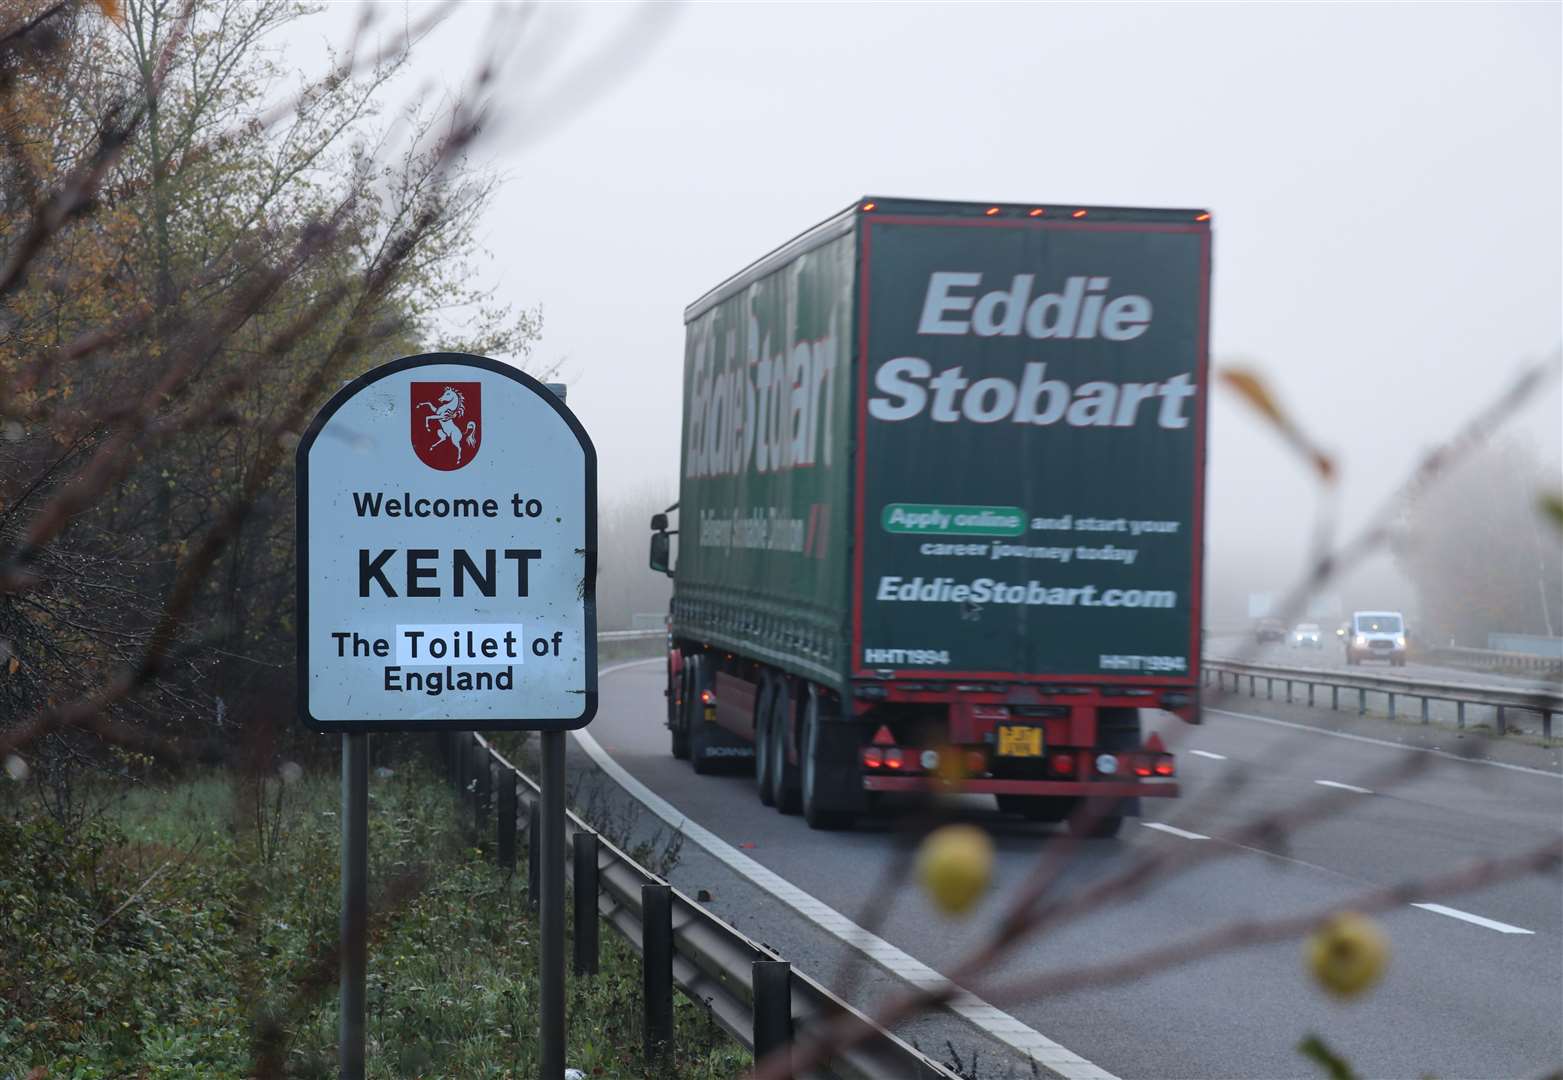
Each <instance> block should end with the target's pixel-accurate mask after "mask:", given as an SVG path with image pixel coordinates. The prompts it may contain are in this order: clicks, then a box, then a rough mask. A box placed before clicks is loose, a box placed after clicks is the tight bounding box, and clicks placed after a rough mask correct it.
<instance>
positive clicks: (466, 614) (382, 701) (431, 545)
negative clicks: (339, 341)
mask: <svg viewBox="0 0 1563 1080" xmlns="http://www.w3.org/2000/svg"><path fill="white" fill-rule="evenodd" d="M596 482H597V456H596V451H595V449H594V448H593V447H592V442H591V439H590V438H589V437H588V436H587V434H586V432H585V430H584V429H583V428H582V427H581V425H580V422H579V421H578V420H577V419H576V418H575V415H574V414H573V413H571V412H570V410H569V409H568V408H567V407H566V406H565V404H564V402H563V401H561V400H560V399H559V397H557V396H556V395H555V394H553V393H551V392H550V391H549V390H547V389H546V388H545V387H543V385H542V384H541V383H539V382H537V381H536V380H535V379H533V378H531V377H530V376H528V375H526V374H524V373H522V372H521V371H518V370H517V369H515V368H513V367H511V366H510V365H508V364H504V363H501V362H499V361H497V360H491V359H488V358H487V357H482V356H470V355H467V354H465V353H427V354H424V355H422V356H410V357H405V358H403V359H401V360H395V361H392V362H391V363H388V364H385V365H383V366H381V367H377V368H375V369H374V370H372V371H369V372H366V373H365V374H364V375H362V376H360V377H359V378H357V379H355V380H353V381H352V382H351V383H349V384H348V385H346V386H344V387H343V388H342V390H341V391H340V392H338V393H337V394H336V396H334V397H333V398H332V399H331V400H330V401H329V402H327V403H326V406H325V407H324V408H323V409H321V410H320V413H319V415H317V416H316V417H315V419H314V421H313V422H312V423H311V424H310V426H309V429H308V430H307V431H306V432H305V433H304V437H303V439H302V440H301V441H300V443H299V447H298V561H299V567H298V571H299V578H298V617H299V633H298V677H299V709H300V712H301V714H302V717H303V719H304V721H305V723H306V724H308V725H309V726H310V727H312V728H314V729H315V730H317V731H343V732H348V731H391V730H398V731H408V730H432V729H436V728H460V729H486V730H500V729H515V728H522V729H528V730H539V731H562V730H566V729H569V728H578V727H582V726H584V725H585V724H586V723H588V722H589V721H590V720H591V718H592V716H593V714H594V713H595V712H596V710H597V636H596V630H597V626H596V597H595V588H594V586H595V577H596V562H597V492H596Z"/></svg>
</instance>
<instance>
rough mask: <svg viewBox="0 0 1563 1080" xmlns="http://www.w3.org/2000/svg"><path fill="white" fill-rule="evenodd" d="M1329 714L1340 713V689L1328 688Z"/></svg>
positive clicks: (1336, 687)
mask: <svg viewBox="0 0 1563 1080" xmlns="http://www.w3.org/2000/svg"><path fill="white" fill-rule="evenodd" d="M1330 712H1340V687H1338V686H1331V687H1330Z"/></svg>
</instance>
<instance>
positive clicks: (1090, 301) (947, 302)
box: [868, 270, 1199, 429]
mask: <svg viewBox="0 0 1563 1080" xmlns="http://www.w3.org/2000/svg"><path fill="white" fill-rule="evenodd" d="M1034 282H1035V275H1033V274H1016V275H1015V276H1014V277H1013V278H1012V279H1011V281H1010V285H1009V288H1007V289H994V290H991V291H989V292H987V293H981V294H980V295H979V293H978V290H979V289H980V287H981V285H982V275H981V274H979V273H965V272H957V271H945V270H939V271H935V272H934V273H933V274H931V275H929V278H928V291H927V293H926V294H925V296H924V298H923V307H922V316H921V317H920V318H919V320H918V323H917V332H918V333H919V334H923V335H949V336H957V337H959V336H965V335H968V334H974V335H976V336H977V337H1019V336H1020V335H1021V334H1022V332H1024V334H1025V335H1026V336H1027V337H1030V338H1033V339H1036V340H1039V341H1042V340H1050V339H1064V340H1071V341H1078V340H1087V339H1094V338H1100V339H1102V340H1104V341H1110V342H1127V341H1133V340H1135V339H1136V338H1139V337H1141V336H1142V335H1144V334H1145V332H1146V331H1147V330H1148V329H1149V328H1150V325H1151V315H1152V307H1151V302H1150V299H1149V298H1148V297H1144V296H1140V295H1137V294H1132V293H1131V294H1127V295H1123V296H1113V295H1111V291H1110V290H1111V286H1112V279H1111V278H1108V277H1087V276H1084V275H1076V276H1072V277H1068V278H1066V279H1065V280H1064V285H1063V288H1062V289H1060V290H1059V291H1058V292H1050V293H1043V294H1041V295H1040V296H1037V297H1034V298H1033V297H1032V295H1031V292H1032V287H1033V284H1034ZM1047 370H1048V368H1047V363H1046V362H1044V361H1040V360H1032V361H1028V362H1027V363H1026V364H1025V365H1024V366H1023V367H1022V368H1021V371H1020V379H1019V381H1018V382H1017V381H1016V380H1014V379H1009V378H1006V377H1004V376H1002V375H989V376H987V377H985V378H978V379H972V378H968V377H967V376H966V375H965V373H964V369H963V368H962V367H961V366H960V365H956V366H953V367H946V368H944V369H942V370H941V371H939V372H938V373H937V374H935V373H934V365H933V364H932V363H931V362H929V361H928V360H925V359H923V358H922V357H920V356H897V357H894V358H893V359H890V360H887V361H885V362H884V363H883V364H881V365H880V366H879V369H878V370H877V371H875V372H874V389H875V390H876V391H878V395H877V396H875V397H872V398H870V399H869V402H868V412H869V415H871V416H872V417H874V419H876V420H881V421H886V422H889V423H897V422H900V421H903V420H911V419H913V418H914V417H918V416H921V415H923V413H924V412H927V413H928V416H929V419H931V420H933V421H934V422H935V423H939V424H953V423H956V422H957V421H961V420H969V421H971V422H972V423H974V424H994V423H998V422H1000V421H1003V420H1008V421H1011V422H1013V423H1016V424H1033V425H1038V426H1044V427H1045V426H1047V425H1050V424H1057V423H1063V424H1066V425H1067V426H1069V427H1117V428H1125V427H1134V426H1135V425H1136V424H1137V423H1138V422H1139V420H1140V417H1141V416H1142V415H1145V414H1146V413H1150V414H1152V415H1154V416H1155V418H1156V424H1157V426H1158V427H1162V428H1169V429H1177V428H1185V427H1187V426H1188V423H1189V417H1188V415H1187V413H1186V412H1185V411H1184V406H1185V402H1187V401H1188V399H1190V398H1192V397H1194V396H1195V395H1196V394H1197V393H1198V392H1199V391H1198V387H1196V386H1195V385H1194V383H1193V380H1192V379H1191V378H1190V377H1189V376H1188V375H1187V374H1182V373H1180V374H1177V375H1173V376H1172V377H1170V378H1168V379H1165V380H1162V381H1160V382H1124V383H1117V382H1107V381H1104V380H1101V379H1093V380H1089V381H1086V382H1082V383H1080V384H1079V385H1071V384H1070V383H1068V382H1065V381H1064V380H1062V379H1058V378H1051V379H1050V378H1048V377H1047Z"/></svg>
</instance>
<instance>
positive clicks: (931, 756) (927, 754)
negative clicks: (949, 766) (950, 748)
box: [918, 750, 939, 772]
mask: <svg viewBox="0 0 1563 1080" xmlns="http://www.w3.org/2000/svg"><path fill="white" fill-rule="evenodd" d="M918 760H919V763H920V764H921V765H922V767H923V768H924V769H925V770H926V771H928V772H933V771H934V770H935V769H937V768H938V767H939V751H937V750H924V751H923V753H922V757H921V758H919V759H918Z"/></svg>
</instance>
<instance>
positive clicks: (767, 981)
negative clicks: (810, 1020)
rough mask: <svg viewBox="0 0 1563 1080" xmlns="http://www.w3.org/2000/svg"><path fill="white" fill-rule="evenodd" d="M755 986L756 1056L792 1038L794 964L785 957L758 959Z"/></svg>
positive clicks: (776, 1047) (753, 977)
mask: <svg viewBox="0 0 1563 1080" xmlns="http://www.w3.org/2000/svg"><path fill="white" fill-rule="evenodd" d="M753 972H754V974H753V976H752V980H753V981H752V983H751V985H752V987H753V988H754V1060H755V1061H759V1060H761V1059H762V1058H764V1057H766V1056H768V1055H769V1054H771V1053H773V1052H774V1051H776V1050H778V1049H780V1048H782V1047H785V1046H787V1045H788V1044H789V1043H791V1042H792V965H791V964H789V963H788V962H787V961H785V960H756V961H755V962H754V967H753Z"/></svg>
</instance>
